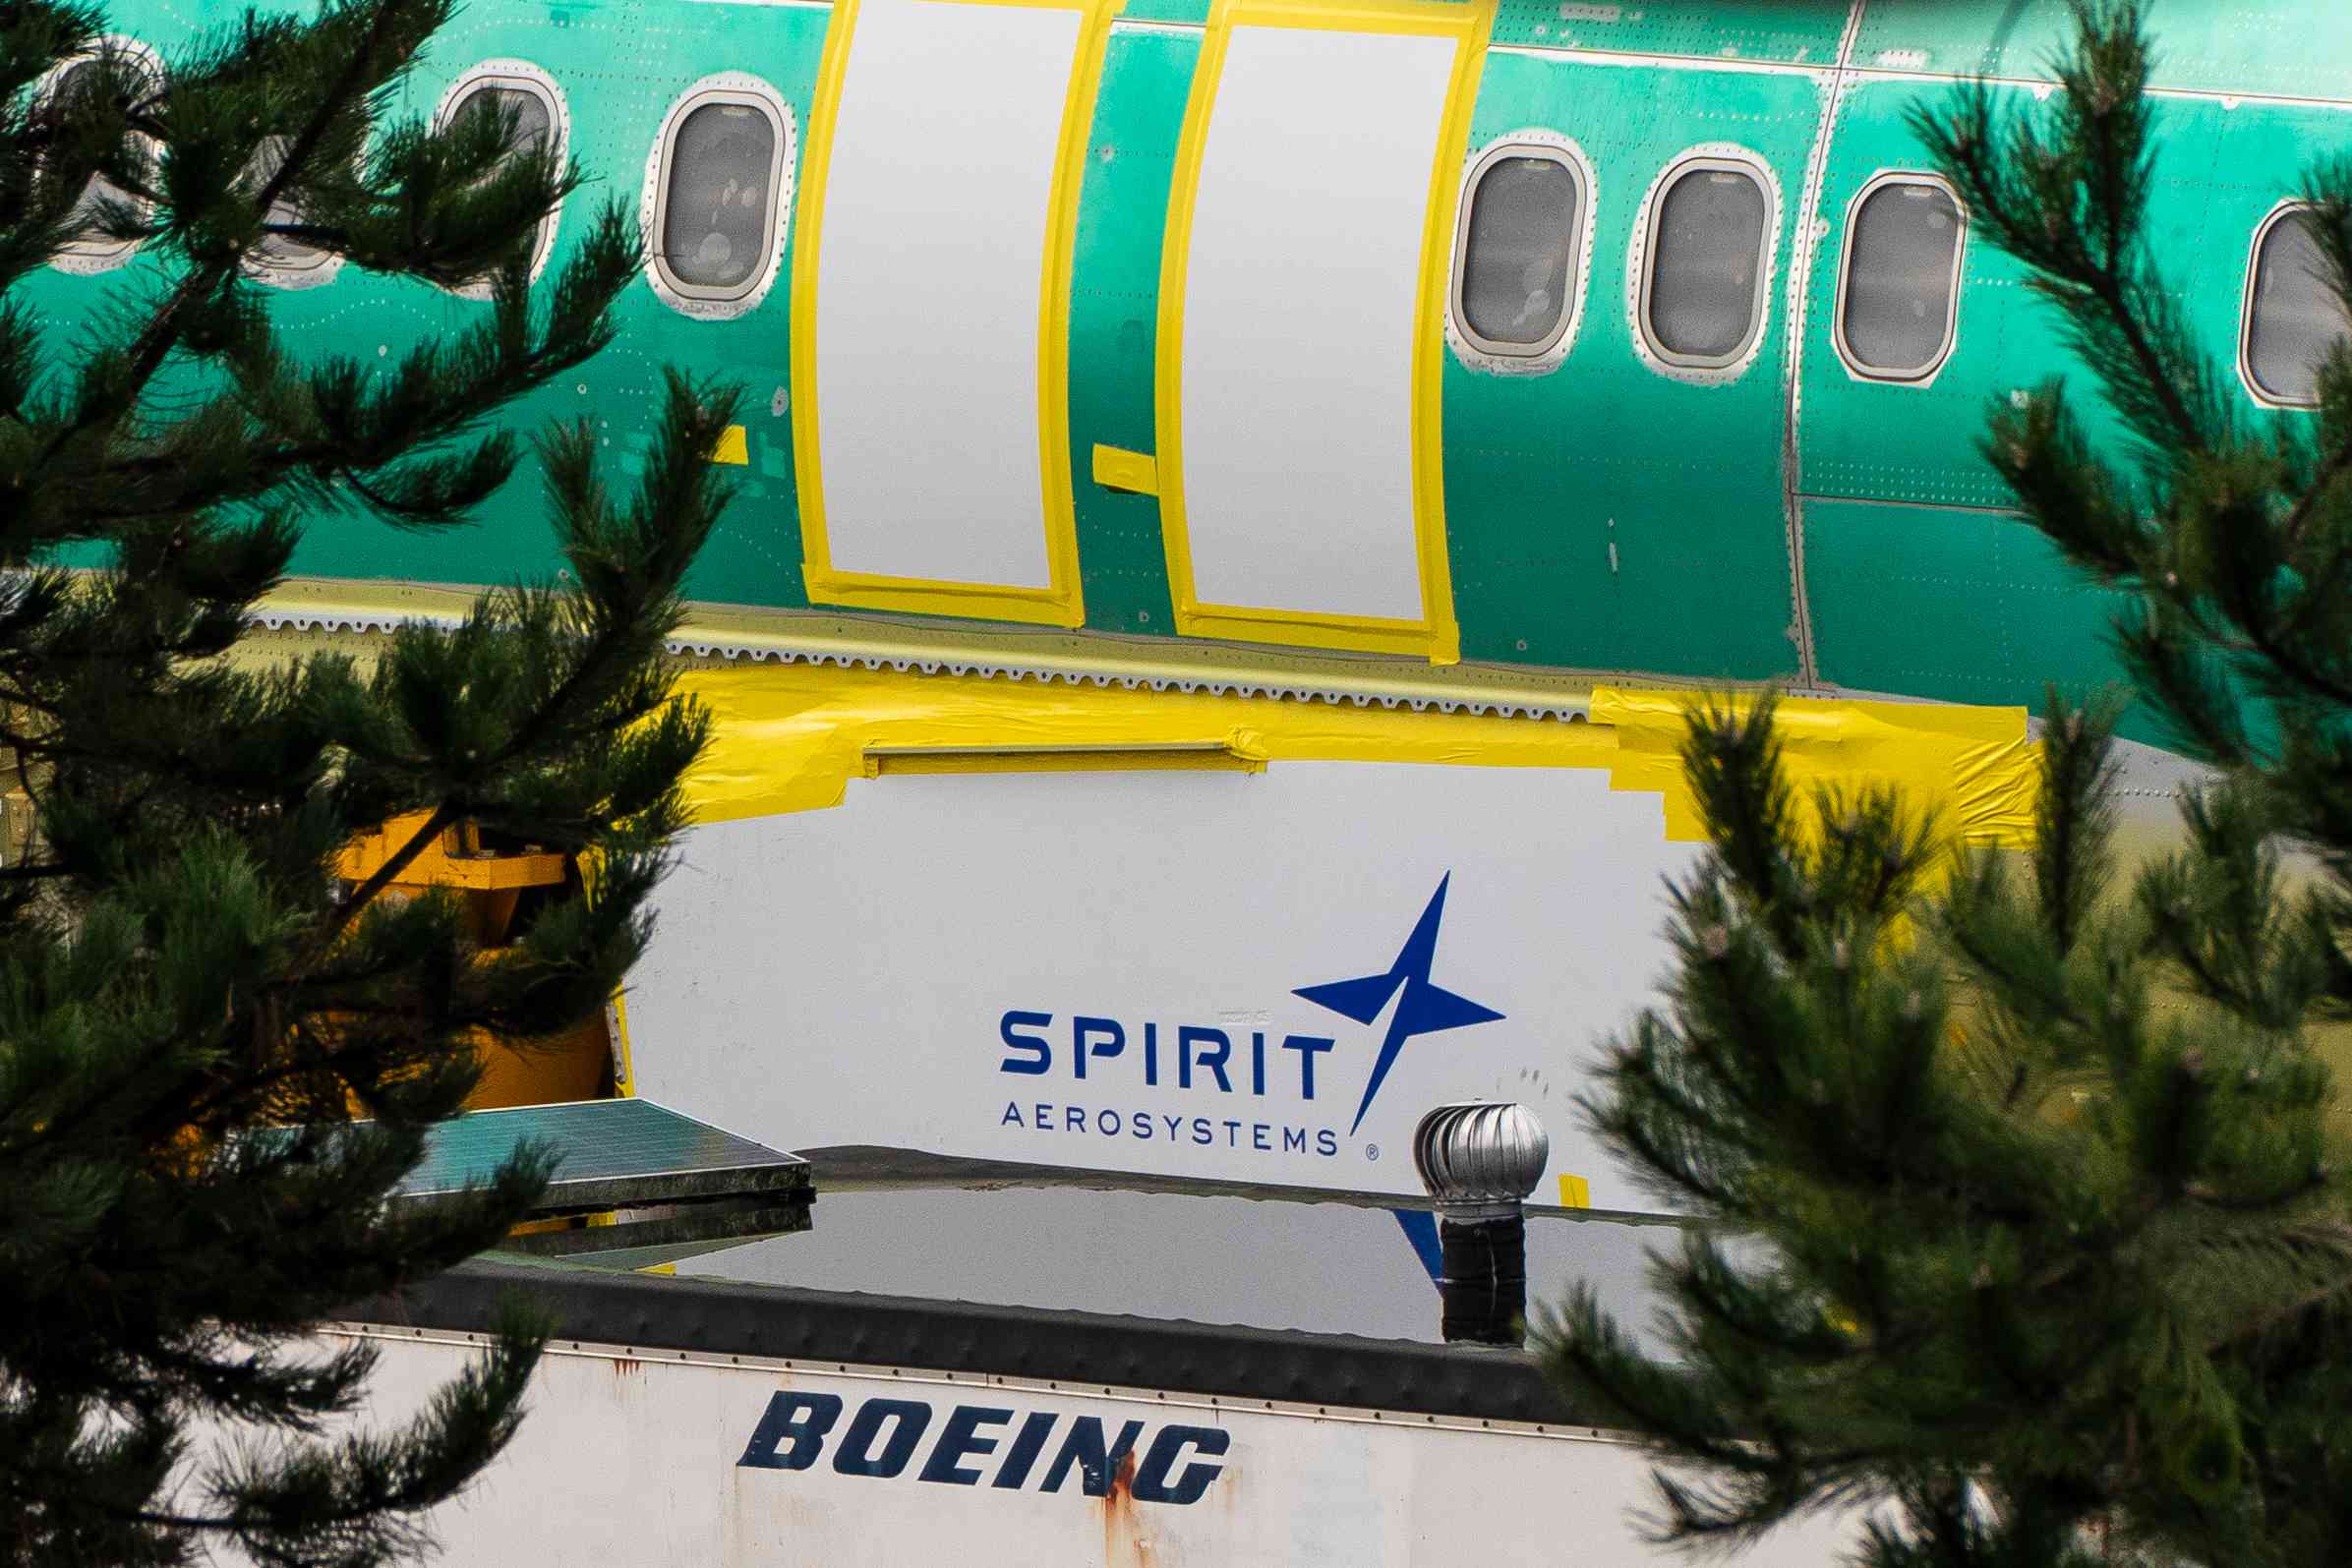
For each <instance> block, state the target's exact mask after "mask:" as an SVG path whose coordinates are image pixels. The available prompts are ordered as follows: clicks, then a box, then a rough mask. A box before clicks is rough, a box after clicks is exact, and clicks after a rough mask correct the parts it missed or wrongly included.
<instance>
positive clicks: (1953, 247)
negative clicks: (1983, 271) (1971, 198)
mask: <svg viewBox="0 0 2352 1568" xmlns="http://www.w3.org/2000/svg"><path fill="white" fill-rule="evenodd" d="M1961 229H1962V221H1961V213H1960V203H1957V202H1955V201H1954V200H1953V199H1952V193H1951V192H1950V191H1948V190H1946V189H1945V188H1944V187H1943V186H1942V185H1941V184H1939V183H1937V182H1935V181H1933V180H1926V179H1921V178H1918V177H1916V176H1910V175H1906V176H1902V177H1898V178H1895V179H1890V180H1883V181H1880V182H1878V183H1877V184H1875V185H1872V186H1870V187H1868V188H1866V189H1865V190H1864V191H1863V193H1862V198H1861V200H1860V201H1859V202H1858V203H1855V205H1854V209H1853V218H1852V222H1851V223H1849V224H1848V226H1847V230H1846V266H1845V270H1844V277H1843V280H1842V282H1843V295H1844V297H1843V298H1842V300H1841V301H1840V304H1839V313H1838V317H1837V321H1838V334H1837V342H1838V351H1839V352H1840V353H1841V354H1842V355H1844V356H1845V359H1846V363H1847V364H1849V365H1851V366H1852V367H1853V369H1854V370H1855V371H1856V372H1857V373H1859V374H1861V375H1863V376H1869V377H1878V378H1880V379H1883V380H1896V381H1915V380H1918V379H1921V378H1922V377H1925V376H1927V375H1928V373H1930V372H1931V371H1933V370H1934V369H1935V368H1936V367H1937V366H1938V365H1940V364H1942V363H1943V359H1944V355H1945V354H1946V353H1947V352H1948V351H1949V350H1950V349H1951V347H1952V330H1953V321H1954V317H1955V315H1956V313H1957V303H1958V300H1959V289H1960V240H1961Z"/></svg>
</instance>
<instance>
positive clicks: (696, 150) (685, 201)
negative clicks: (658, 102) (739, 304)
mask: <svg viewBox="0 0 2352 1568" xmlns="http://www.w3.org/2000/svg"><path fill="white" fill-rule="evenodd" d="M781 141H782V136H781V134H780V127H779V126H778V124H777V121H776V119H775V116H774V114H773V111H771V110H770V109H769V107H768V106H767V105H766V104H764V103H761V102H759V101H757V100H756V99H750V98H738V97H735V96H733V95H729V96H725V97H720V96H716V95H714V96H713V97H708V98H705V99H704V100H703V101H702V102H700V103H697V104H694V105H691V106H689V107H688V108H687V109H686V111H685V112H684V113H683V114H682V115H680V116H678V117H677V119H676V121H674V122H673V127H672V130H671V133H670V140H669V145H668V147H667V148H665V149H664V153H663V159H662V161H663V170H662V184H661V209H660V211H659V212H658V213H657V214H656V215H655V220H654V221H655V229H656V232H657V233H659V235H660V236H661V239H660V243H659V245H658V246H657V248H656V251H655V258H654V259H655V262H656V264H657V265H658V266H659V267H660V268H661V272H662V277H663V280H664V281H665V282H666V283H668V284H669V285H670V287H671V288H672V289H674V290H676V292H677V293H678V294H680V295H683V296H685V297H686V298H688V299H701V300H734V299H740V298H742V297H743V296H744V295H747V294H749V293H750V292H751V291H752V290H753V289H755V288H757V287H758V286H759V282H760V278H761V276H762V274H763V273H764V272H765V271H766V269H767V265H768V261H769V253H770V252H771V251H772V250H773V249H774V248H775V243H776V241H775V233H776V228H775V224H776V210H775V208H776V191H777V180H778V175H779V173H780V169H779V159H778V157H777V146H778V144H779V143H780V142H781Z"/></svg>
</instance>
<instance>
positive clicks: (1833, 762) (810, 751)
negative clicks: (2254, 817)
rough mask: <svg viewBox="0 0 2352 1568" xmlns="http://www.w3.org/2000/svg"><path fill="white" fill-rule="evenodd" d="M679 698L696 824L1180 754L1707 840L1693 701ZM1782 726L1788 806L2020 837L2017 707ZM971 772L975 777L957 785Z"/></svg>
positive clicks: (737, 694) (1868, 711) (882, 686)
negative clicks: (1869, 792)
mask: <svg viewBox="0 0 2352 1568" xmlns="http://www.w3.org/2000/svg"><path fill="white" fill-rule="evenodd" d="M678 689H679V691H680V692H681V693H684V694H687V695H690V696H693V697H694V698H696V699H698V700H699V701H700V702H702V703H703V704H704V705H705V706H707V707H708V708H709V710H710V712H711V715H712V718H713V719H714V721H715V722H716V726H715V732H714V734H713V736H712V741H711V746H710V749H709V751H708V752H707V753H705V755H704V758H703V761H702V763H701V764H700V765H699V766H698V767H697V768H696V770H695V772H694V773H693V775H692V776H691V777H690V778H689V779H688V780H687V782H686V796H687V800H688V803H689V804H690V805H691V806H692V807H693V809H694V811H695V813H696V816H697V818H698V820H700V821H703V822H726V821H732V820H735V819H739V818H743V817H761V816H772V815H776V814H778V813H782V812H790V811H810V810H819V809H822V808H824V807H828V806H834V805H839V804H840V803H841V801H842V798H843V796H844V795H845V793H846V792H847V791H848V789H849V787H850V783H851V781H852V780H858V779H865V778H868V777H871V776H872V775H873V773H879V772H881V771H883V770H880V769H873V770H872V771H871V772H869V758H871V757H873V756H875V755H884V756H906V755H910V754H915V753H929V754H932V755H935V756H946V755H950V754H961V755H963V756H966V757H974V758H976V757H989V758H991V759H995V760H991V761H989V762H987V763H986V764H985V765H984V770H985V771H1000V770H1002V769H1004V768H1006V767H1008V766H1014V765H1016V764H1013V763H1008V762H1006V761H1004V760H1001V759H1006V758H1013V759H1030V760H1031V761H1033V762H1035V763H1036V764H1037V765H1039V766H1044V765H1045V764H1044V763H1043V760H1042V759H1043V757H1044V756H1045V755H1046V754H1050V753H1054V752H1060V753H1064V754H1070V755H1074V756H1078V757H1082V758H1084V759H1087V760H1085V761H1083V762H1073V763H1071V764H1070V766H1072V767H1079V766H1089V767H1100V766H1103V765H1104V763H1105V762H1106V761H1112V760H1118V759H1121V758H1123V757H1139V756H1144V755H1149V754H1153V753H1159V754H1169V753H1179V754H1189V755H1191V756H1194V757H1200V756H1204V755H1205V756H1211V757H1214V756H1220V755H1222V756H1229V757H1232V758H1239V759H1247V760H1248V762H1249V763H1252V764H1257V765H1274V766H1278V765H1280V764H1282V763H1286V762H1391V763H1395V762H1409V763H1441V764H1446V765H1450V766H1455V767H1483V768H1601V769H1606V770H1608V773H1609V778H1610V783H1611V785H1612V787H1614V788H1617V789H1623V790H1634V791H1639V792H1643V793H1648V794H1654V795H1656V796H1658V797H1659V800H1660V805H1661V809H1660V812H1659V818H1658V831H1659V835H1660V837H1661V838H1662V839H1670V840H1679V841H1692V840H1696V839H1699V838H1701V837H1703V832H1702V828H1701V825H1700V822H1699V814H1698V807H1697V804H1696V802H1695V801H1694V800H1693V799H1692V797H1691V795H1690V791H1689V787H1688V785H1687V784H1685V783H1684V782H1683V779H1682V772H1681V766H1680V762H1679V760H1678V758H1677V756H1676V748H1677V747H1678V746H1679V745H1680V743H1681V736H1682V730H1683V718H1682V716H1683V713H1684V711H1685V707H1686V705H1687V704H1688V703H1690V702H1693V701H1697V700H1700V696H1699V694H1697V693H1693V692H1673V691H1619V690H1616V689H1614V688H1611V687H1606V686H1604V687H1599V688H1596V689H1595V690H1594V692H1593V694H1592V699H1591V700H1592V711H1593V715H1594V720H1595V722H1594V723H1590V724H1560V723H1557V722H1554V721H1537V720H1528V719H1504V718H1495V717H1473V716H1470V715H1466V714H1445V713H1440V712H1438V711H1436V710H1435V709H1431V710H1426V711H1423V712H1419V713H1416V712H1413V711H1411V710H1410V709H1406V708H1401V707H1400V708H1395V709H1386V708H1381V707H1378V706H1373V707H1365V708H1358V707H1355V706H1353V705H1346V706H1335V705H1328V704H1323V703H1297V702H1270V701H1267V700H1265V699H1264V698H1258V697H1238V696H1211V695H1208V694H1206V693H1197V694H1192V695H1183V694H1179V693H1175V692H1155V691H1148V690H1128V689H1126V688H1123V687H1117V686H1111V687H1096V686H1094V685H1091V684H1064V683H1060V682H1055V683H1053V684H1041V683H1034V682H1029V681H1020V682H1015V681H1006V680H990V679H986V678H984V677H979V676H955V675H924V674H917V673H904V674H902V673H899V672H896V671H893V670H889V669H867V668H862V667H855V668H846V669H845V668H837V667H834V666H830V665H822V666H818V665H790V666H783V667H777V666H762V665H751V666H731V667H727V668H701V669H689V670H685V671H683V672H682V673H681V674H680V675H679V677H678ZM1781 716H1782V721H1783V726H1784V727H1783V731H1782V738H1783V757H1784V759H1785V764H1786V767H1787V769H1788V775H1789V779H1790V783H1791V784H1793V786H1794V787H1795V788H1796V789H1797V790H1798V791H1799V792H1800V793H1805V792H1809V791H1810V790H1811V789H1812V788H1813V787H1814V786H1815V785H1818V784H1842V785H1846V786H1849V787H1852V786H1859V785H1867V784H1895V785H1898V786H1900V787H1902V788H1904V789H1905V790H1906V791H1907V792H1908V793H1909V795H1910V797H1911V799H1913V800H1915V801H1917V802H1918V803H1919V804H1921V805H1928V806H1933V807H1935V808H1937V809H1938V810H1939V811H1941V812H1942V813H1943V815H1944V818H1945V822H1946V825H1947V827H1948V828H1950V829H1951V830H1953V831H1955V832H1956V833H1957V835H1958V836H1959V837H1960V838H1962V839H1963V840H1965V841H1967V842H1971V843H1977V844H1987V845H1991V844H2003V845H2023V844H2026V843H2029V842H2031V837H2032V829H2033V794H2034V788H2035V783H2036V776H2035V768H2036V766H2037V760H2036V748H2035V747H2034V746H2033V745H2032V744H2030V743H2029V741H2028V739H2027V736H2026V711H2025V710H2024V709H2022V708H1957V707H1945V706H1941V705H1937V704H1930V703H1874V702H1852V701H1845V700H1828V699H1818V700H1815V699H1790V700H1789V701H1786V702H1784V703H1783V704H1782V706H1781ZM1020 765H1023V766H1027V765H1028V764H1027V763H1024V764H1020ZM1171 765H1173V764H1171ZM1187 765H1189V766H1200V765H1201V764H1200V763H1199V762H1194V763H1190V764H1187ZM1222 765H1223V766H1234V765H1235V764H1233V763H1230V762H1228V763H1225V764H1222ZM913 766H919V764H915V765H913ZM982 770H983V765H982V764H980V763H978V762H973V763H971V764H970V765H968V766H967V767H966V768H964V769H963V770H961V771H982Z"/></svg>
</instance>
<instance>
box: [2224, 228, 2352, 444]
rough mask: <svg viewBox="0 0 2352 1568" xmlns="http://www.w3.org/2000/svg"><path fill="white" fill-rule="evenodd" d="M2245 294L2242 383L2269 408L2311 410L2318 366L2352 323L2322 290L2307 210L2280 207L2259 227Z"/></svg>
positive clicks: (2323, 267) (2321, 263)
mask: <svg viewBox="0 0 2352 1568" xmlns="http://www.w3.org/2000/svg"><path fill="white" fill-rule="evenodd" d="M2246 293H2247V299H2246V347H2245V361H2246V378H2247V380H2248V381H2250V382H2252V383H2253V385H2254V389H2255V390H2256V391H2258V392H2260V393H2262V394H2263V395H2264V397H2266V398H2268V399H2270V401H2272V402H2274V403H2291V404H2296V405H2299V406H2302V407H2306V408H2309V407H2312V406H2314V405H2316V404H2317V403H2318V402H2319V400H2320V364H2321V362H2322V361H2323V360H2324V359H2326V357H2327V351H2328V349H2329V348H2330V347H2332V346H2333V345H2334V344H2335V342H2336V341H2337V340H2338V339H2339V338H2342V337H2344V336H2346V335H2347V334H2348V333H2352V322H2347V321H2346V320H2345V319H2344V308H2343V302H2342V301H2340V300H2338V299H2337V298H2336V295H2335V290H2334V288H2333V287H2332V286H2330V284H2329V283H2328V280H2327V258H2326V257H2325V256H2324V255H2323V254H2322V252H2321V250H2320V242H2319V237H2318V235H2317V234H2315V233H2314V232H2313V223H2312V217H2311V213H2310V211H2309V209H2308V208H2304V207H2282V208H2280V209H2279V210H2278V211H2277V212H2276V213H2274V214H2272V215H2271V217H2270V219H2269V221H2268V222H2267V223H2265V224H2264V226H2263V231H2262V233H2261V235H2260V236H2259V237H2257V239H2256V240H2255V243H2254V267H2253V275H2252V276H2251V277H2250V278H2249V279H2248V280H2247V290H2246Z"/></svg>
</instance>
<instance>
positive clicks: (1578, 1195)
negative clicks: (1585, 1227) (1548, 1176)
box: [1559, 1173, 1593, 1208]
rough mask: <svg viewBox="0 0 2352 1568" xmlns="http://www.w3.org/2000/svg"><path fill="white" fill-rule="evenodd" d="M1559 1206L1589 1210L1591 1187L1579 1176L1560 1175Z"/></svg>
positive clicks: (1591, 1200)
mask: <svg viewBox="0 0 2352 1568" xmlns="http://www.w3.org/2000/svg"><path fill="white" fill-rule="evenodd" d="M1559 1206H1560V1207H1561V1208H1591V1207H1592V1206H1593V1185H1592V1183H1590V1182H1588V1181H1586V1180H1585V1179H1584V1178H1583V1177H1581V1176H1569V1175H1566V1174H1564V1173H1563V1174H1562V1175H1561V1176H1560V1179H1559Z"/></svg>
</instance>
